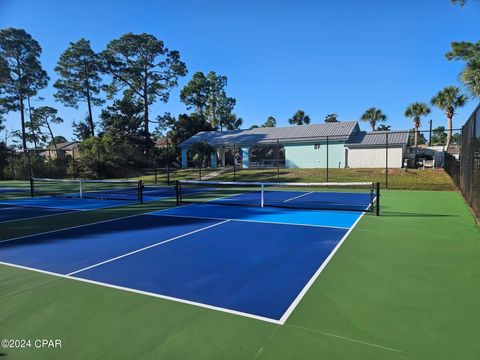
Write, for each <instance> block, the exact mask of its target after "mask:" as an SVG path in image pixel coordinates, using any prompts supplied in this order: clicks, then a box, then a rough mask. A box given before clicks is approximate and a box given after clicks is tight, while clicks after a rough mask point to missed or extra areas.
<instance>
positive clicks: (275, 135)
mask: <svg viewBox="0 0 480 360" xmlns="http://www.w3.org/2000/svg"><path fill="white" fill-rule="evenodd" d="M357 131H359V127H358V123H357V122H356V121H345V122H340V121H339V122H334V123H323V124H312V125H296V126H286V127H270V128H255V129H250V130H229V131H202V132H199V133H198V134H196V135H194V136H192V137H191V138H189V139H187V140H185V141H184V142H183V143H181V144H180V145H179V146H180V147H181V148H188V147H190V146H191V145H192V144H194V143H196V142H201V141H207V142H208V143H209V144H210V145H211V146H213V147H221V146H227V147H233V146H234V145H235V146H242V145H250V146H252V145H255V144H268V143H274V142H276V141H277V140H278V141H279V142H280V143H281V144H285V143H291V142H315V141H319V140H325V139H326V137H327V136H329V137H332V138H333V139H334V140H347V139H348V138H349V137H350V136H351V135H352V133H355V132H357Z"/></svg>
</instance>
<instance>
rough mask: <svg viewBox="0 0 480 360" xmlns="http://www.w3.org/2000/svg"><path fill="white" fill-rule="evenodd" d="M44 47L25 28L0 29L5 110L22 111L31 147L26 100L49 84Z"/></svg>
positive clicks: (1, 91) (23, 134)
mask: <svg viewBox="0 0 480 360" xmlns="http://www.w3.org/2000/svg"><path fill="white" fill-rule="evenodd" d="M41 53H42V48H41V47H40V45H39V43H38V42H37V41H36V40H34V39H33V38H32V36H31V35H30V34H28V33H27V32H26V31H25V30H23V29H15V28H8V29H3V30H0V78H1V79H2V81H1V82H0V94H2V101H1V103H0V104H1V106H2V108H3V111H4V112H10V111H19V112H20V118H21V137H22V146H23V149H24V150H25V149H27V137H26V131H25V122H26V121H25V103H24V102H25V99H26V98H27V97H32V96H35V95H36V94H37V93H38V92H39V91H40V90H41V89H43V88H45V87H46V86H47V84H48V80H49V77H48V75H47V73H46V71H45V70H44V69H43V68H42V65H41V63H40V55H41Z"/></svg>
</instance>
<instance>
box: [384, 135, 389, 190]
mask: <svg viewBox="0 0 480 360" xmlns="http://www.w3.org/2000/svg"><path fill="white" fill-rule="evenodd" d="M385 189H388V132H386V133H385Z"/></svg>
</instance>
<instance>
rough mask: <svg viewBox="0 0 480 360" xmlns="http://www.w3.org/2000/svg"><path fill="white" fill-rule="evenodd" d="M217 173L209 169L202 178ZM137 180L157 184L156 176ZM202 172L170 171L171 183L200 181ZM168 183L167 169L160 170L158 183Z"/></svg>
mask: <svg viewBox="0 0 480 360" xmlns="http://www.w3.org/2000/svg"><path fill="white" fill-rule="evenodd" d="M213 171H216V169H212V168H207V169H202V177H203V176H205V175H208V174H209V173H211V172H213ZM135 179H138V180H143V181H144V182H145V183H146V184H154V183H155V175H154V174H150V175H144V176H139V177H136V178H135ZM199 179H200V172H199V171H198V169H193V168H192V169H170V182H171V183H174V182H175V181H176V180H199ZM166 182H167V173H166V170H165V169H162V170H158V172H157V183H163V184H165V183H166Z"/></svg>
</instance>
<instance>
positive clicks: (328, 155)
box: [327, 136, 329, 182]
mask: <svg viewBox="0 0 480 360" xmlns="http://www.w3.org/2000/svg"><path fill="white" fill-rule="evenodd" d="M328 148H329V141H328V136H327V182H328V161H329V154H328Z"/></svg>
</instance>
